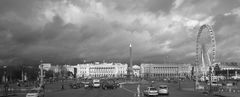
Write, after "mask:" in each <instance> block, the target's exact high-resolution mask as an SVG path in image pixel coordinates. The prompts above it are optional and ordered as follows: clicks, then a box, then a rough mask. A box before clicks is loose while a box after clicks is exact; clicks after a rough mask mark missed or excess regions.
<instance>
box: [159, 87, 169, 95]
mask: <svg viewBox="0 0 240 97" xmlns="http://www.w3.org/2000/svg"><path fill="white" fill-rule="evenodd" d="M158 94H159V95H169V90H168V86H167V85H160V86H159V87H158Z"/></svg>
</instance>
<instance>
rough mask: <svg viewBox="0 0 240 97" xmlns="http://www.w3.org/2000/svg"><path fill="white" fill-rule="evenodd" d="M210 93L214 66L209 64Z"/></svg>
mask: <svg viewBox="0 0 240 97" xmlns="http://www.w3.org/2000/svg"><path fill="white" fill-rule="evenodd" d="M209 83H210V84H209V94H211V92H212V67H211V66H209Z"/></svg>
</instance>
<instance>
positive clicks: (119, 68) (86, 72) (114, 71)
mask: <svg viewBox="0 0 240 97" xmlns="http://www.w3.org/2000/svg"><path fill="white" fill-rule="evenodd" d="M66 67H67V69H68V70H69V71H71V72H72V73H74V68H76V77H77V78H78V77H84V78H92V77H93V78H95V77H97V78H100V77H124V76H125V75H126V74H127V64H121V63H101V64H100V63H95V64H92V63H91V64H77V65H75V66H66Z"/></svg>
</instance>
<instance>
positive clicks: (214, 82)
mask: <svg viewBox="0 0 240 97" xmlns="http://www.w3.org/2000/svg"><path fill="white" fill-rule="evenodd" d="M208 85H210V83H208ZM211 86H222V84H221V83H218V82H216V81H212V82H211Z"/></svg>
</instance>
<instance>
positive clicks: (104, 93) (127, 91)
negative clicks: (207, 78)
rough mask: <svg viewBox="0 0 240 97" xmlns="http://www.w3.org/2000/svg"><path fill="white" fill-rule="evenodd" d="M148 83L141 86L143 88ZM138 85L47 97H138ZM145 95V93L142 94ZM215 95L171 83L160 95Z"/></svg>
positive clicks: (55, 93) (196, 96)
mask: <svg viewBox="0 0 240 97" xmlns="http://www.w3.org/2000/svg"><path fill="white" fill-rule="evenodd" d="M146 86H147V85H143V86H141V90H143V89H144V87H146ZM136 92H137V85H124V86H123V87H122V88H118V89H113V90H102V89H101V88H94V89H84V88H80V89H66V90H63V91H55V92H47V93H46V94H45V97H136ZM24 96H25V95H24V94H22V95H18V96H16V97H24ZM140 96H141V97H143V95H140ZM203 96H204V97H214V96H206V95H203V94H201V93H197V92H190V91H188V92H187V91H179V90H178V88H177V87H176V86H174V85H170V95H169V96H159V97H203ZM215 97H216V96H215Z"/></svg>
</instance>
